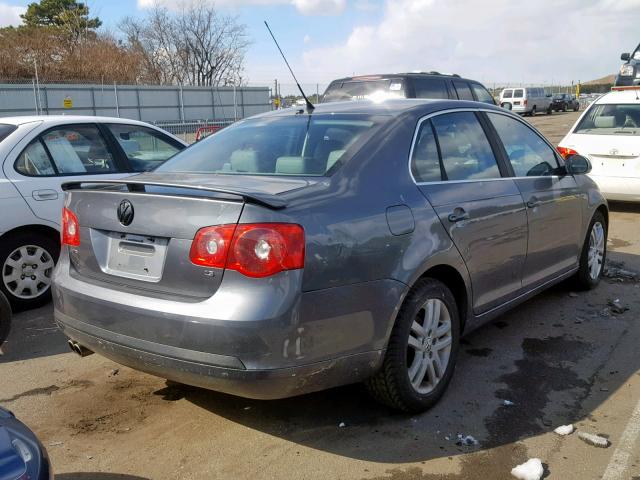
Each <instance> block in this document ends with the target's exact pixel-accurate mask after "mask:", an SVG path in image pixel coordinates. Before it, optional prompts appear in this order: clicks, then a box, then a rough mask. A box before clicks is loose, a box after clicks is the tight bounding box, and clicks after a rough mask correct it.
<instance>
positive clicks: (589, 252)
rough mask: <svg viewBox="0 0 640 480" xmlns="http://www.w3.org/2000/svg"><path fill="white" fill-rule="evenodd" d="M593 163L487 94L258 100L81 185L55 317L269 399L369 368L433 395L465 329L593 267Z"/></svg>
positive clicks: (600, 253) (154, 360) (112, 344)
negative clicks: (136, 170)
mask: <svg viewBox="0 0 640 480" xmlns="http://www.w3.org/2000/svg"><path fill="white" fill-rule="evenodd" d="M589 169H590V164H589V162H588V160H587V159H585V158H583V157H579V156H574V157H571V158H569V159H568V160H566V161H564V160H563V159H562V158H561V157H560V156H559V155H558V154H557V153H556V151H555V149H554V148H553V147H552V146H551V145H550V144H549V143H548V142H547V141H546V140H545V138H544V137H543V136H541V135H540V134H539V133H538V132H537V131H536V130H535V129H533V128H532V127H531V126H530V125H529V124H528V123H526V122H525V121H524V120H522V119H521V118H519V117H518V116H516V115H514V114H512V113H510V112H507V111H505V110H503V109H500V108H498V107H493V106H491V105H487V104H480V103H475V102H465V101H450V100H436V101H429V100H389V101H384V102H380V103H373V102H369V101H362V102H348V103H330V104H322V105H318V106H317V108H315V110H314V111H313V112H312V113H307V112H306V111H303V110H296V109H288V110H281V111H277V112H271V113H268V114H264V115H260V116H256V117H253V118H250V119H247V120H244V121H241V122H238V123H236V124H235V125H233V126H231V127H228V128H226V129H224V130H222V131H221V132H219V133H216V134H215V135H212V136H211V137H209V138H207V139H206V140H204V141H202V142H199V143H198V144H196V145H193V146H191V147H189V148H188V149H186V150H185V151H183V152H181V153H178V154H177V155H176V156H175V157H173V158H172V159H170V160H169V161H167V162H166V163H165V164H163V165H162V166H160V167H159V168H157V169H156V170H155V171H153V172H149V173H144V174H140V175H136V176H133V177H130V178H128V179H126V180H118V181H114V180H105V181H104V182H95V181H93V180H92V181H91V183H86V182H77V183H69V184H66V185H65V187H64V188H65V190H66V197H65V207H64V210H63V232H62V243H63V248H62V252H61V255H60V261H59V263H58V266H57V269H56V271H55V279H54V302H55V318H56V320H57V322H58V323H59V325H60V327H61V328H62V329H63V331H64V333H65V334H66V335H67V336H68V337H69V338H70V342H69V343H70V345H71V347H72V348H73V349H74V350H75V351H76V352H77V353H80V354H82V355H86V354H89V353H91V352H94V351H95V352H99V353H100V354H102V355H104V356H105V357H108V358H110V359H113V360H114V361H116V362H119V363H121V364H124V365H128V366H130V367H132V368H135V369H138V370H142V371H145V372H149V373H151V374H154V375H158V376H161V377H163V378H167V379H170V380H173V381H177V382H181V383H185V384H190V385H196V386H201V387H205V388H209V389H213V390H217V391H221V392H226V393H231V394H235V395H240V396H244V397H250V398H259V399H274V398H283V397H289V396H293V395H299V394H302V393H306V392H313V391H317V390H321V389H325V388H329V387H333V386H337V385H343V384H347V383H353V382H359V381H364V382H366V384H367V385H368V387H369V390H370V391H371V393H372V394H373V395H374V396H375V397H376V398H377V399H379V400H380V401H382V402H384V403H386V404H387V405H390V406H392V407H394V408H397V409H400V410H404V411H421V410H424V409H426V408H428V407H429V406H431V405H433V404H434V403H435V402H436V401H437V400H438V398H439V397H440V396H441V395H442V393H443V391H444V390H445V388H446V387H447V384H448V383H449V381H450V379H451V376H452V374H453V371H454V367H455V363H456V357H457V356H458V349H459V343H460V336H461V334H462V333H463V332H468V331H470V330H472V329H474V328H476V327H478V326H479V325H481V324H482V323H484V322H486V321H488V320H490V319H492V318H494V317H496V316H497V315H499V314H500V313H502V312H504V311H505V310H507V309H509V308H511V307H514V306H515V305H517V304H518V303H521V302H522V301H524V300H526V299H527V298H530V297H531V296H532V295H535V294H536V293H538V292H540V291H542V290H544V289H546V288H549V287H551V286H552V285H554V284H556V283H557V282H559V281H561V280H563V279H566V278H568V277H572V276H573V277H575V281H576V282H577V283H578V284H579V285H580V286H582V287H583V288H593V287H594V286H595V285H596V284H597V283H598V281H599V279H600V276H601V274H602V269H603V263H604V259H605V254H606V237H607V222H608V210H607V204H606V201H605V200H604V199H603V197H602V195H601V194H600V192H599V191H598V188H597V187H596V185H595V184H594V183H593V181H591V179H590V178H589V177H588V176H587V175H584V173H587V172H588V171H589Z"/></svg>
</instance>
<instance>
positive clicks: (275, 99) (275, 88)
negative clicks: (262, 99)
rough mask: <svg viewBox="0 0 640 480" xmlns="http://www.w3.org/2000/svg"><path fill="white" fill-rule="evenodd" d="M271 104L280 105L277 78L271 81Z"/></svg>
mask: <svg viewBox="0 0 640 480" xmlns="http://www.w3.org/2000/svg"><path fill="white" fill-rule="evenodd" d="M273 105H274V106H275V107H276V110H277V109H278V107H280V99H279V98H278V79H277V78H276V79H275V80H274V81H273Z"/></svg>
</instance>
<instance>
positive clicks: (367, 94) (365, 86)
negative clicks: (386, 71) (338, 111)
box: [322, 78, 404, 102]
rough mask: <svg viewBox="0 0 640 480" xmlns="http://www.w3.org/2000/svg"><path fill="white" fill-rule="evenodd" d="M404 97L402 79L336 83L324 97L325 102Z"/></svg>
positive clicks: (330, 86) (328, 89)
mask: <svg viewBox="0 0 640 480" xmlns="http://www.w3.org/2000/svg"><path fill="white" fill-rule="evenodd" d="M388 97H404V86H403V83H402V80H400V79H388V78H387V79H382V80H350V81H346V82H334V83H332V84H331V85H329V87H328V88H327V91H326V92H324V96H323V97H322V101H323V102H339V101H342V100H363V99H367V98H380V99H382V98H388Z"/></svg>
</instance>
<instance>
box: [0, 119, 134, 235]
mask: <svg viewBox="0 0 640 480" xmlns="http://www.w3.org/2000/svg"><path fill="white" fill-rule="evenodd" d="M15 152H16V153H15V154H14V155H15V156H14V157H12V158H7V161H6V162H5V164H4V170H5V174H6V175H7V177H8V178H9V179H10V180H11V181H12V183H13V184H14V185H15V186H16V188H17V189H18V191H19V192H20V194H21V195H22V196H23V197H24V199H25V200H26V201H27V203H28V204H29V207H30V208H31V210H32V211H33V213H34V214H35V215H36V216H37V217H38V218H41V219H43V220H48V221H50V222H53V223H55V224H57V225H59V224H60V212H61V210H62V200H63V193H62V189H61V187H60V185H61V184H62V183H64V182H67V181H72V180H78V179H80V178H82V179H92V178H93V179H109V178H120V177H123V176H124V175H126V173H123V172H124V171H125V167H124V166H123V165H122V163H121V162H120V159H119V158H118V155H117V154H116V153H115V152H113V151H112V150H111V149H110V148H109V144H108V142H107V140H106V139H105V137H104V136H103V135H102V133H101V132H100V129H99V128H98V126H97V125H95V124H69V125H60V126H56V127H52V128H50V129H48V130H45V131H44V132H42V133H40V134H39V135H37V136H30V137H28V138H25V139H24V140H22V142H21V144H19V145H18V148H16V149H15Z"/></svg>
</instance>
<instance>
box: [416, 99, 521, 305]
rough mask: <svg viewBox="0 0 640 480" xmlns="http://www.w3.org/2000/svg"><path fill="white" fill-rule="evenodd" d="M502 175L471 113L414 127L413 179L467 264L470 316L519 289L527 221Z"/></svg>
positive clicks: (512, 185)
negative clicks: (471, 312) (469, 285)
mask: <svg viewBox="0 0 640 480" xmlns="http://www.w3.org/2000/svg"><path fill="white" fill-rule="evenodd" d="M504 170H505V166H504V165H502V166H500V165H499V163H498V160H497V158H496V155H495V153H494V150H493V148H492V146H491V144H490V143H489V141H488V139H487V137H486V135H485V131H484V129H483V127H482V126H481V124H480V122H479V120H478V117H477V116H476V113H474V112H471V111H460V112H454V113H446V114H441V115H437V116H435V117H432V118H431V119H430V120H425V121H423V122H422V123H421V126H420V131H419V133H418V136H417V137H416V142H415V144H414V147H413V150H412V173H413V176H414V178H415V180H416V183H417V185H418V188H419V189H420V190H421V191H422V193H423V194H424V195H425V196H426V197H427V199H428V200H429V202H430V203H431V205H432V206H433V208H434V209H435V211H436V213H437V214H438V217H439V218H440V221H441V222H442V224H443V226H444V227H445V229H446V230H447V232H448V233H449V235H450V236H451V239H452V240H453V242H454V244H455V245H456V247H457V249H458V251H459V252H460V254H461V256H462V258H463V259H464V261H465V263H466V266H467V269H468V271H469V275H470V278H471V282H472V290H473V310H474V312H475V313H482V312H483V311H486V310H489V309H491V308H492V307H494V306H497V305H499V304H500V303H503V302H504V301H506V300H507V299H509V298H510V297H512V296H514V295H515V294H517V293H518V291H519V290H520V289H521V278H520V276H521V273H522V268H523V265H524V261H525V256H526V251H527V217H526V212H525V207H524V204H523V201H522V196H521V195H520V192H519V190H518V187H517V186H516V184H515V181H514V180H513V179H511V178H504V177H503V174H504V173H506V172H505V171H504Z"/></svg>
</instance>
